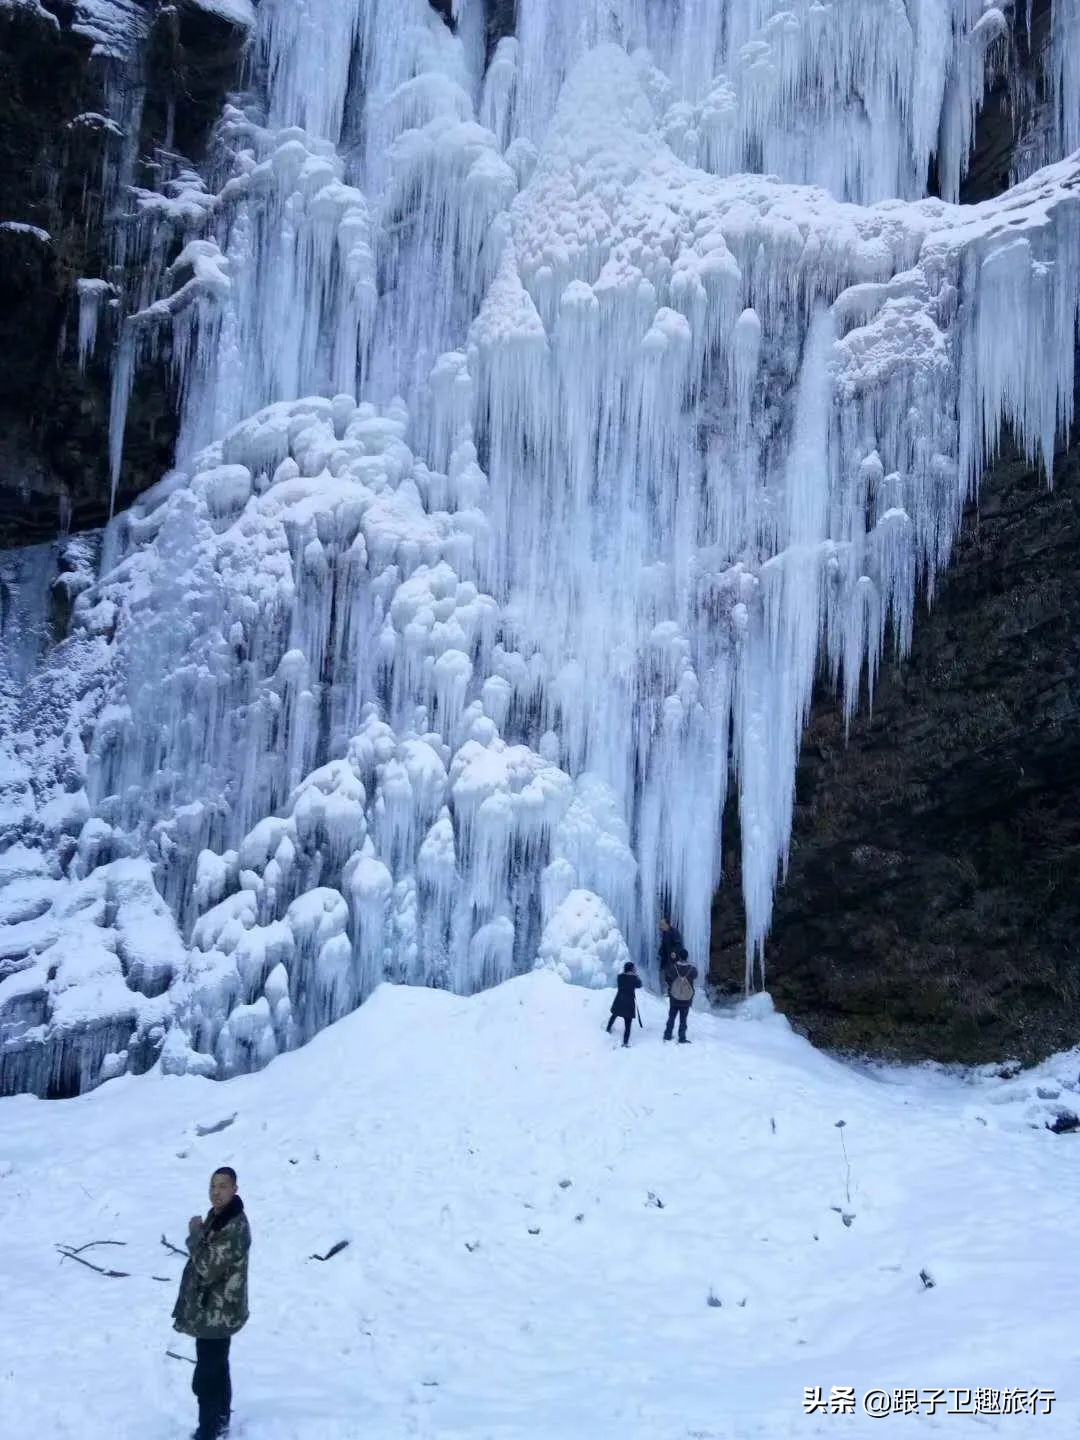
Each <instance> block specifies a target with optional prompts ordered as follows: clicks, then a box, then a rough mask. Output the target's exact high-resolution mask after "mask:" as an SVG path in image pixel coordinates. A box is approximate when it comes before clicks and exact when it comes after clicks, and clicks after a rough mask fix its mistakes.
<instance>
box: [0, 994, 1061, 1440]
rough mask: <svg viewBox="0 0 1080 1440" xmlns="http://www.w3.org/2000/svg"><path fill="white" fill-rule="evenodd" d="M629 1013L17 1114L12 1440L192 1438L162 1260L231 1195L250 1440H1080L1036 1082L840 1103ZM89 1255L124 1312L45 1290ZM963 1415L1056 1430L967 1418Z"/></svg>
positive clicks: (583, 1016)
mask: <svg viewBox="0 0 1080 1440" xmlns="http://www.w3.org/2000/svg"><path fill="white" fill-rule="evenodd" d="M610 997H611V992H610V991H606V992H603V993H597V992H592V991H587V990H582V989H580V988H577V987H570V986H567V985H564V984H563V983H562V982H561V981H559V980H558V979H557V978H556V977H555V976H553V975H551V974H537V975H531V976H526V977H522V978H519V979H516V980H513V981H511V982H509V983H508V984H506V985H503V986H500V987H498V988H497V989H495V990H491V991H488V992H486V993H484V994H481V995H478V996H475V997H473V998H471V999H461V998H458V997H455V996H453V995H450V994H447V993H443V992H436V991H432V990H426V989H419V988H415V987H413V988H405V987H390V986H384V987H382V988H380V989H379V990H378V991H377V992H376V994H375V995H374V997H373V998H372V1000H371V1001H370V1002H369V1003H368V1004H367V1005H366V1006H364V1007H363V1008H362V1009H361V1010H359V1011H358V1012H356V1013H355V1014H353V1015H350V1016H349V1017H347V1018H346V1019H345V1020H343V1021H342V1022H341V1023H339V1024H337V1025H334V1026H332V1027H330V1028H329V1029H327V1030H325V1031H323V1033H321V1034H320V1035H318V1036H317V1037H316V1038H315V1039H314V1041H313V1042H312V1043H311V1045H310V1046H308V1047H306V1048H305V1049H304V1050H303V1051H300V1052H298V1053H295V1054H292V1055H289V1056H285V1057H283V1058H281V1059H280V1060H277V1061H275V1062H274V1064H273V1065H271V1066H270V1067H268V1068H267V1069H266V1070H264V1071H262V1072H261V1073H259V1074H256V1075H249V1076H243V1077H240V1078H238V1079H236V1080H232V1081H229V1082H227V1083H226V1084H224V1085H217V1084H213V1083H211V1082H208V1081H206V1080H203V1079H200V1078H198V1077H196V1076H192V1075H186V1076H179V1077H178V1076H172V1075H165V1076H162V1075H160V1074H158V1073H155V1074H152V1075H149V1076H143V1077H139V1078H135V1077H130V1076H128V1077H123V1078H121V1079H120V1080H117V1081H114V1082H112V1083H110V1084H108V1085H105V1086H103V1087H102V1088H100V1089H99V1090H97V1091H96V1092H94V1093H92V1094H89V1095H84V1096H82V1097H80V1098H78V1099H76V1100H71V1101H61V1102H44V1101H40V1100H37V1099H34V1098H31V1097H28V1096H18V1097H14V1098H9V1099H6V1100H2V1101H0V1225H2V1228H3V1233H4V1236H5V1258H4V1298H5V1303H6V1306H7V1309H8V1312H9V1313H10V1315H12V1316H13V1317H18V1323H17V1325H16V1326H15V1327H14V1328H13V1330H12V1332H11V1334H9V1336H8V1344H7V1347H6V1353H5V1362H4V1364H5V1381H4V1385H3V1387H2V1388H0V1431H2V1433H4V1434H5V1435H10V1436H16V1435H21V1434H22V1433H23V1428H22V1427H23V1420H24V1418H25V1417H26V1416H28V1415H32V1416H33V1423H34V1429H35V1433H37V1434H41V1435H47V1436H49V1437H50V1440H67V1437H72V1440H74V1437H78V1440H129V1437H130V1440H136V1437H139V1440H175V1437H178V1436H180V1435H181V1434H186V1433H187V1431H188V1430H189V1429H190V1422H191V1420H192V1419H193V1418H194V1414H193V1401H192V1396H191V1393H190V1389H189V1383H190V1377H191V1371H190V1366H189V1365H188V1364H187V1363H186V1362H185V1361H183V1360H175V1359H171V1358H168V1357H167V1355H166V1353H165V1352H166V1350H173V1351H174V1352H175V1353H176V1354H177V1355H180V1356H189V1357H190V1356H191V1355H193V1350H194V1347H193V1342H191V1341H190V1340H188V1339H186V1338H183V1337H180V1336H177V1335H176V1334H174V1333H173V1331H172V1329H171V1323H170V1319H169V1312H170V1310H171V1307H172V1304H173V1300H174V1298H175V1290H176V1284H177V1281H178V1279H179V1275H180V1270H181V1268H182V1260H181V1259H179V1258H178V1257H176V1256H174V1255H171V1254H169V1253H168V1252H167V1251H166V1250H165V1249H164V1248H163V1247H162V1245H161V1236H162V1235H164V1236H165V1237H167V1238H168V1239H169V1240H171V1241H172V1243H173V1244H179V1243H180V1242H181V1241H182V1239H183V1234H184V1230H185V1225H186V1221H187V1217H188V1216H189V1215H190V1214H191V1213H192V1212H194V1211H199V1210H202V1209H204V1208H205V1204H206V1201H205V1187H206V1184H207V1181H208V1177H209V1174H210V1172H211V1171H212V1170H213V1169H214V1168H215V1167H216V1166H218V1165H221V1164H230V1165H232V1166H234V1167H235V1168H236V1170H237V1171H238V1173H239V1179H240V1189H241V1193H242V1195H243V1197H244V1201H245V1205H246V1208H247V1213H248V1216H249V1219H250V1222H251V1225H252V1231H253V1245H252V1250H251V1276H250V1302H251V1319H250V1321H249V1323H248V1325H247V1327H246V1328H245V1329H244V1330H243V1331H242V1332H241V1333H240V1335H239V1336H238V1337H237V1338H236V1339H235V1340H234V1341H233V1345H232V1372H233V1385H234V1407H235V1408H234V1414H235V1426H234V1431H235V1433H237V1434H238V1435H239V1436H242V1437H244V1440H294V1437H295V1440H316V1437H317V1440H346V1437H349V1440H351V1437H357V1440H359V1437H365V1440H402V1437H408V1436H415V1437H420V1440H425V1437H426V1440H457V1437H461V1440H465V1437H468V1440H552V1437H556V1436H558V1437H560V1440H594V1437H597V1436H604V1437H606V1436H615V1435H618V1436H620V1437H623V1440H689V1437H697V1440H753V1437H760V1440H786V1437H797V1436H805V1435H821V1436H824V1435H835V1434H837V1433H840V1432H843V1433H844V1434H848V1435H852V1436H858V1437H866V1436H868V1435H871V1434H876V1433H879V1432H878V1429H877V1428H876V1422H872V1421H871V1420H870V1419H869V1418H868V1416H867V1415H866V1414H865V1413H864V1411H863V1409H862V1397H863V1395H864V1394H865V1392H866V1391H867V1390H869V1389H871V1388H881V1389H884V1390H886V1391H888V1392H889V1394H890V1397H891V1395H892V1392H893V1391H894V1390H898V1389H913V1390H915V1391H916V1392H917V1393H918V1396H919V1399H920V1402H922V1413H920V1414H908V1415H905V1416H903V1417H901V1416H899V1415H896V1416H893V1417H891V1418H890V1419H889V1420H887V1421H886V1422H884V1424H882V1425H881V1430H882V1431H885V1430H888V1429H889V1427H890V1426H891V1427H894V1428H896V1429H898V1430H899V1429H902V1430H903V1433H904V1434H916V1435H920V1436H921V1435H926V1436H930V1435H940V1434H946V1435H958V1436H964V1435H972V1436H975V1435H979V1436H999V1435H1000V1436H1002V1437H1019V1436H1032V1437H1035V1436H1038V1437H1046V1436H1065V1435H1070V1434H1073V1433H1075V1431H1076V1428H1077V1426H1078V1424H1080V1402H1078V1398H1077V1395H1076V1390H1075V1384H1074V1381H1075V1374H1076V1340H1075V1336H1074V1334H1073V1327H1071V1326H1070V1324H1069V1320H1068V1317H1069V1316H1070V1314H1071V1312H1072V1308H1073V1299H1074V1297H1075V1294H1076V1290H1077V1285H1078V1284H1080V1259H1078V1256H1077V1249H1076V1246H1074V1245H1071V1244H1069V1243H1068V1236H1069V1235H1070V1233H1071V1231H1072V1229H1073V1217H1074V1216H1075V1214H1076V1211H1077V1206H1078V1204H1080V1171H1078V1170H1077V1167H1076V1163H1075V1156H1074V1154H1073V1151H1074V1149H1075V1144H1076V1141H1075V1139H1074V1138H1070V1137H1068V1136H1060V1137H1059V1136H1054V1135H1051V1134H1050V1133H1048V1132H1047V1131H1046V1130H1045V1129H1042V1128H1031V1124H1030V1122H1031V1121H1032V1119H1033V1117H1034V1119H1035V1121H1036V1124H1038V1123H1039V1117H1038V1116H1037V1115H1034V1110H1033V1106H1032V1104H1031V1100H1032V1099H1033V1098H1034V1090H1035V1081H1036V1078H1037V1076H1036V1075H1035V1074H1032V1075H1026V1076H1020V1077H1018V1078H1015V1079H1012V1080H1001V1079H997V1078H994V1077H992V1076H990V1075H982V1076H968V1077H966V1078H961V1077H950V1076H946V1075H942V1074H940V1073H932V1072H927V1071H918V1070H914V1071H888V1070H884V1071H880V1072H877V1073H876V1074H870V1073H867V1072H864V1071H858V1070H853V1069H849V1068H846V1067H844V1066H842V1065H839V1064H837V1063H835V1062H833V1061H831V1060H829V1059H826V1058H825V1057H823V1056H822V1055H820V1054H818V1053H817V1052H815V1051H813V1050H812V1049H811V1048H810V1046H808V1045H807V1044H806V1043H805V1042H804V1041H802V1040H800V1039H798V1038H797V1037H795V1036H794V1035H793V1034H792V1033H791V1032H790V1030H789V1029H788V1027H787V1026H786V1024H785V1022H783V1021H782V1020H781V1019H779V1017H777V1016H776V1015H774V1014H772V1013H770V1009H769V1006H768V1003H767V997H757V998H756V999H755V1001H753V1002H751V1003H750V1004H749V1005H745V1006H743V1007H741V1008H740V1010H738V1011H736V1012H735V1014H734V1017H733V1018H731V1017H729V1018H714V1017H712V1016H708V1015H702V1014H699V1013H698V1012H697V1011H695V1012H693V1014H692V1017H691V1035H692V1044H691V1045H690V1046H685V1047H680V1046H678V1045H675V1046H672V1045H664V1044H662V1042H661V1039H660V1025H661V1011H660V1006H659V1004H658V1002H656V1001H655V1000H653V999H652V998H651V997H650V996H648V995H646V996H644V997H643V998H642V1002H641V1005H642V1016H643V1019H644V1024H645V1028H644V1029H638V1028H637V1027H635V1031H634V1037H633V1042H632V1045H631V1048H630V1049H629V1050H628V1051H621V1050H620V1049H619V1048H617V1042H616V1041H613V1040H612V1039H610V1038H609V1037H607V1036H605V1035H604V1033H603V1030H602V1026H603V1024H604V1022H605V1019H606V1015H607V1010H608V1002H609V1000H610ZM1067 1058H1068V1057H1062V1060H1063V1061H1064V1060H1066V1059H1067ZM1076 1064H1077V1056H1076V1055H1074V1056H1072V1057H1071V1060H1070V1065H1071V1069H1070V1074H1071V1076H1072V1077H1073V1081H1070V1082H1069V1083H1070V1086H1071V1088H1072V1089H1073V1090H1074V1091H1075V1083H1074V1080H1075V1074H1076ZM1043 1078H1044V1080H1045V1076H1044V1077H1043ZM1029 1097H1030V1098H1029ZM1073 1098H1074V1099H1075V1096H1073ZM221 1122H226V1128H224V1129H220V1130H219V1131H218V1132H217V1133H214V1134H209V1135H200V1134H199V1128H200V1127H201V1128H202V1129H204V1130H205V1129H207V1128H208V1127H211V1126H214V1125H218V1124H220V1123H221ZM228 1122H231V1123H228ZM840 1122H844V1123H843V1127H842V1129H841V1128H839V1127H840ZM844 1216H847V1217H848V1219H849V1221H850V1223H848V1224H845V1223H844V1218H843V1217H844ZM93 1240H98V1241H101V1240H112V1241H117V1242H120V1244H118V1245H113V1246H99V1247H97V1248H92V1249H89V1250H84V1251H83V1258H84V1259H87V1260H90V1261H91V1262H93V1263H95V1264H98V1265H101V1266H105V1267H107V1268H112V1269H115V1270H119V1271H124V1272H127V1274H126V1278H122V1279H107V1278H104V1277H102V1276H100V1275H96V1274H94V1273H93V1272H92V1271H91V1270H89V1269H87V1268H85V1267H84V1266H82V1265H79V1264H77V1263H73V1262H69V1261H61V1260H60V1257H59V1255H58V1253H57V1249H56V1247H57V1246H59V1245H67V1246H80V1245H85V1244H86V1243H87V1242H89V1241H93ZM343 1240H346V1241H348V1242H349V1243H348V1248H346V1249H344V1250H342V1251H341V1252H339V1253H338V1254H337V1255H335V1256H334V1257H333V1258H332V1259H331V1260H329V1261H326V1262H325V1263H320V1262H319V1261H317V1260H314V1259H312V1258H311V1257H312V1256H313V1255H316V1254H318V1255H325V1254H326V1253H327V1251H328V1250H329V1248H330V1247H331V1246H332V1245H334V1244H336V1243H338V1242H340V1241H343ZM920 1271H923V1272H925V1273H926V1275H927V1276H928V1277H929V1279H930V1280H931V1281H932V1282H933V1286H932V1288H925V1287H924V1283H923V1281H922V1280H921V1279H920ZM155 1277H157V1278H155ZM163 1280H164V1281H166V1282H167V1283H162V1281H163ZM710 1296H711V1297H712V1299H713V1301H714V1302H715V1303H713V1304H710V1303H709V1302H710ZM815 1386H820V1387H822V1390H823V1395H824V1397H825V1399H826V1401H828V1398H829V1395H830V1390H831V1387H833V1386H852V1387H854V1391H855V1394H856V1396H857V1397H858V1402H859V1409H858V1411H857V1413H856V1414H855V1415H848V1416H844V1415H837V1414H832V1415H830V1414H824V1415H822V1414H807V1413H804V1391H805V1389H806V1387H815ZM931 1388H938V1389H940V1390H942V1391H943V1392H944V1395H943V1397H942V1400H941V1408H940V1409H939V1410H938V1411H937V1414H936V1415H934V1416H933V1417H931V1416H930V1415H929V1414H928V1413H927V1405H926V1403H925V1395H926V1392H927V1391H928V1390H929V1389H931ZM952 1388H956V1389H967V1390H970V1391H971V1395H970V1397H968V1399H967V1400H966V1401H962V1403H965V1404H966V1405H967V1406H968V1408H971V1407H972V1406H973V1405H974V1403H975V1393H976V1391H977V1390H981V1389H986V1390H991V1389H993V1390H996V1391H998V1392H999V1395H998V1401H997V1403H998V1405H999V1407H1000V1405H1001V1404H1003V1403H1005V1402H1003V1400H1002V1398H1001V1392H1004V1391H1009V1390H1014V1389H1023V1390H1024V1391H1030V1390H1033V1389H1037V1388H1038V1389H1043V1390H1048V1391H1055V1392H1056V1397H1057V1398H1056V1403H1055V1404H1054V1405H1053V1408H1052V1411H1051V1413H1050V1415H1049V1416H1047V1415H1045V1414H1042V1413H1036V1414H1033V1415H1032V1414H1028V1415H1025V1414H994V1413H982V1414H979V1415H978V1416H974V1415H968V1416H967V1417H963V1416H961V1415H959V1414H957V1415H950V1414H947V1413H946V1409H945V1407H946V1406H951V1405H954V1404H955V1403H956V1401H955V1399H954V1397H953V1396H952V1395H950V1394H949V1391H950V1389H952ZM87 1396H93V1404H92V1405H90V1404H88V1403H87ZM983 1403H984V1404H992V1403H993V1401H992V1399H991V1398H990V1397H989V1396H987V1397H984V1401H983ZM1035 1408H1036V1411H1037V1412H1038V1411H1042V1410H1043V1408H1044V1406H1043V1403H1042V1402H1038V1403H1037V1404H1036V1407H1035Z"/></svg>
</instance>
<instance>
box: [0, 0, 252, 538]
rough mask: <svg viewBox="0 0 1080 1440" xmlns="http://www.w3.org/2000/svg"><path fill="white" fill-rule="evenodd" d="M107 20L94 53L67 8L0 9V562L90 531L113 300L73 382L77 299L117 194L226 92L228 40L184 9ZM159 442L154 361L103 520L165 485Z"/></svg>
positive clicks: (167, 417)
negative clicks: (15, 548) (110, 28)
mask: <svg viewBox="0 0 1080 1440" xmlns="http://www.w3.org/2000/svg"><path fill="white" fill-rule="evenodd" d="M101 8H102V9H103V10H104V11H106V12H107V10H108V7H107V6H103V7H101ZM116 13H117V15H118V16H119V17H120V18H121V19H122V20H124V22H125V26H126V27H128V28H127V29H126V30H125V29H124V28H121V29H120V30H119V31H118V32H117V33H116V35H115V37H114V38H115V41H116V43H115V44H114V45H109V44H103V43H102V40H101V38H100V37H95V34H94V33H93V30H92V28H90V27H88V26H87V25H86V24H85V23H82V21H83V15H82V12H81V11H80V9H79V7H78V6H77V5H74V4H72V3H67V0H57V3H51V4H50V6H49V9H48V10H45V9H42V8H35V7H34V6H19V7H16V8H14V9H10V8H7V7H5V8H0V545H12V544H20V545H26V544H33V543H35V542H37V541H41V540H48V539H51V538H52V536H54V535H55V534H56V533H57V531H58V530H60V529H64V528H68V527H70V528H73V529H87V528H90V527H93V526H96V525H100V524H101V523H103V521H104V520H105V519H106V517H107V515H108V509H109V500H110V485H109V477H108V440H107V436H108V420H109V405H110V383H111V382H110V375H109V367H108V364H107V361H108V354H109V350H110V349H111V342H112V341H113V339H114V338H115V336H114V325H113V323H112V312H111V310H110V307H109V304H108V300H109V296H110V295H111V294H112V293H114V292H112V291H110V290H107V289H106V290H103V291H102V293H101V298H100V301H99V314H98V331H99V337H100V343H99V345H98V346H97V349H96V354H95V355H93V356H91V357H90V358H89V360H88V363H87V364H86V365H85V367H82V366H80V363H79V339H78V328H79V303H80V302H79V294H78V284H79V281H80V279H83V280H85V279H87V278H90V279H96V280H100V281H102V282H104V284H105V285H117V286H119V285H122V284H123V283H124V281H125V279H126V278H127V276H126V271H125V265H124V247H123V243H122V237H123V229H124V225H125V221H124V220H123V218H122V214H121V213H120V212H122V210H123V208H124V199H125V195H124V189H123V187H124V184H125V183H135V184H148V183H149V181H148V177H149V175H150V173H151V171H152V169H153V167H154V165H155V163H156V160H155V156H156V154H157V153H158V151H159V148H160V147H166V148H168V149H170V150H174V151H179V152H181V153H182V154H184V155H186V156H189V157H191V158H195V157H197V156H198V155H199V154H200V152H201V151H202V150H203V148H204V147H205V144H206V139H207V135H208V133H209V130H210V127H211V125H212V123H213V121H214V119H215V118H216V116H217V114H218V112H219V110H220V107H221V102H222V99H223V97H224V95H225V92H226V91H227V90H228V89H229V88H230V87H231V86H233V85H235V84H236V83H237V81H238V79H239V77H240V61H241V52H242V49H243V42H244V38H245V36H244V32H243V31H242V30H241V29H239V28H238V27H236V26H234V25H231V24H230V23H229V22H227V21H226V20H223V19H221V18H220V17H219V16H217V15H214V14H211V13H209V12H207V11H205V10H203V9H201V8H200V7H199V6H197V5H195V4H194V3H190V0H187V3H181V4H180V5H178V6H177V5H165V4H159V3H157V0H144V3H143V4H142V5H141V6H137V5H134V4H131V5H128V6H127V7H126V9H123V10H121V9H117V12H116ZM118 23H119V22H118ZM175 428H176V423H175V415H174V401H173V396H172V393H171V387H170V383H169V375H168V354H167V353H164V354H163V355H162V357H161V361H160V363H159V364H158V365H157V366H151V367H149V368H148V369H147V370H146V371H145V372H144V373H140V375H139V376H138V379H137V382H136V386H135V392H134V395H133V397H132V408H131V413H130V419H129V423H128V430H127V436H128V440H127V446H126V450H125V463H124V469H123V473H122V475H121V479H120V485H119V491H118V495H117V504H118V505H119V506H120V507H123V506H124V505H125V504H129V503H130V501H131V500H132V499H133V498H134V497H135V495H137V494H138V493H139V492H140V491H142V490H144V489H146V488H147V486H149V485H151V484H153V483H154V481H155V480H156V479H157V478H159V477H160V475H161V473H162V471H163V470H164V469H166V468H168V466H169V464H170V463H171V460H172V448H173V441H174V438H175Z"/></svg>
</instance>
